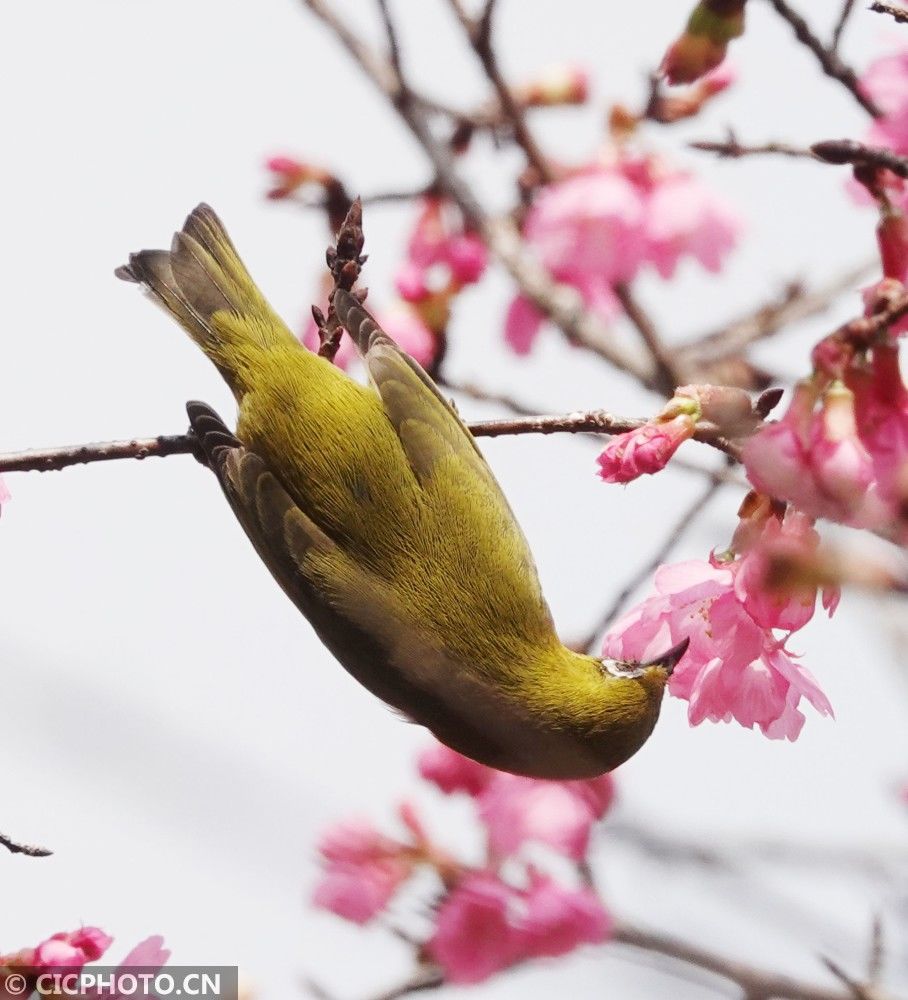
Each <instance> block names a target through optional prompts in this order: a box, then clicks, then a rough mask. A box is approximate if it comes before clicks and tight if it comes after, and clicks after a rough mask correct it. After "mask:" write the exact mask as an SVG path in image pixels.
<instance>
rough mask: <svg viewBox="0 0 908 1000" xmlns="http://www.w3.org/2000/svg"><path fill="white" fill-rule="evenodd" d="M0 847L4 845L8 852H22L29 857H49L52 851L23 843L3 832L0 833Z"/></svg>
mask: <svg viewBox="0 0 908 1000" xmlns="http://www.w3.org/2000/svg"><path fill="white" fill-rule="evenodd" d="M0 847H5V848H6V849H7V850H8V851H9V852H10V854H24V855H25V856H26V857H29V858H49V857H50V856H51V855H52V854H53V853H54V852H53V851H49V850H48V849H47V848H46V847H38V846H36V845H35V844H23V843H21V842H20V841H18V840H13V839H12V838H11V837H7V836H6V834H5V833H0Z"/></svg>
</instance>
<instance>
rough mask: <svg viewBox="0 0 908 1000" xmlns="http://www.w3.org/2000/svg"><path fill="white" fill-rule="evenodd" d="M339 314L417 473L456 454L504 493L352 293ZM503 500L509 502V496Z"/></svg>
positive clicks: (438, 399) (461, 429)
mask: <svg viewBox="0 0 908 1000" xmlns="http://www.w3.org/2000/svg"><path fill="white" fill-rule="evenodd" d="M334 307H335V309H336V310H337V315H338V318H339V319H340V321H341V323H342V324H343V325H344V327H345V329H347V330H348V331H349V333H350V335H351V336H352V337H353V339H354V341H355V342H356V345H357V347H358V348H359V351H360V353H361V354H362V356H363V358H364V360H365V363H366V368H367V370H368V373H369V377H370V379H371V380H372V384H373V385H374V386H375V388H376V390H377V391H378V394H379V395H380V396H381V398H382V402H383V403H384V407H385V411H386V412H387V414H388V418H389V419H390V421H391V423H392V424H393V425H394V428H395V430H396V431H397V434H398V437H399V438H400V440H401V443H402V444H403V446H404V450H405V452H406V454H407V458H408V460H409V462H410V465H411V466H412V467H413V471H414V472H415V473H416V476H417V478H418V479H419V480H420V481H421V482H424V481H425V480H427V479H429V478H431V476H432V473H433V470H434V468H435V465H436V463H437V462H438V461H439V459H441V458H445V457H448V456H449V455H451V453H452V452H453V453H455V454H456V455H457V456H458V458H459V459H460V460H461V462H463V464H464V465H465V466H466V467H467V468H468V469H469V470H470V472H471V473H472V474H473V475H474V476H476V477H477V478H479V479H481V480H482V481H483V483H485V484H486V485H488V486H492V487H494V489H495V490H496V491H497V492H498V493H499V494H500V489H499V487H498V483H497V482H496V481H495V478H494V476H493V475H492V472H491V470H490V469H489V467H488V465H487V464H486V460H485V458H484V457H483V455H482V452H480V450H479V448H478V447H477V446H476V442H475V441H474V440H473V435H472V434H470V432H469V430H468V429H467V428H466V426H465V425H464V423H463V421H461V419H460V417H459V416H458V415H457V411H456V410H455V409H454V407H453V406H451V404H450V403H449V402H448V401H447V400H446V399H445V398H444V396H442V394H441V393H440V392H439V391H438V388H437V386H436V385H435V383H434V382H433V381H432V379H430V378H429V376H428V375H427V374H426V373H425V371H423V369H422V368H421V367H420V365H418V364H417V363H416V362H415V361H414V360H413V359H412V358H411V357H410V356H409V355H408V354H406V353H404V352H403V351H402V350H401V349H400V348H399V347H398V346H397V344H395V342H394V341H393V340H392V338H391V337H389V336H388V335H387V334H386V333H385V332H384V330H382V328H381V327H380V326H379V325H378V323H377V322H376V321H375V319H374V317H373V316H371V315H370V314H369V313H368V312H367V311H366V309H364V308H363V306H362V305H361V304H360V303H359V301H358V300H357V299H356V298H354V296H352V295H350V293H349V292H345V291H343V289H338V290H337V292H336V293H335V296H334ZM501 500H502V502H504V503H505V504H506V503H507V502H506V501H505V499H504V496H503V495H502V496H501Z"/></svg>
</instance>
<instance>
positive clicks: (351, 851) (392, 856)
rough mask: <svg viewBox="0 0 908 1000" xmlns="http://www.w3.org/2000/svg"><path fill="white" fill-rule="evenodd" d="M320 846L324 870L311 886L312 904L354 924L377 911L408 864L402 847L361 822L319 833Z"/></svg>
mask: <svg viewBox="0 0 908 1000" xmlns="http://www.w3.org/2000/svg"><path fill="white" fill-rule="evenodd" d="M319 849H320V851H321V854H322V857H323V859H324V862H325V871H324V874H323V875H322V878H321V880H320V882H319V883H318V885H317V886H316V889H315V894H314V897H313V901H314V903H315V905H316V906H321V907H323V908H324V909H326V910H331V911H332V912H333V913H336V914H337V915H338V916H341V917H344V918H345V919H346V920H350V921H352V922H353V923H357V924H364V923H366V922H367V921H369V920H371V919H372V917H374V916H375V915H376V914H377V913H379V912H381V911H382V910H383V909H384V908H385V906H387V904H388V902H389V901H390V899H391V897H392V896H393V895H394V893H395V892H396V891H397V889H398V888H399V887H400V885H401V884H402V883H403V882H404V881H405V880H406V879H407V878H408V877H409V875H410V873H411V871H412V868H413V860H412V857H411V855H410V849H409V848H408V847H407V845H405V844H401V843H399V842H398V841H395V840H392V839H391V838H390V837H386V836H384V835H383V834H381V833H379V832H378V831H377V830H375V829H374V828H373V827H372V826H371V825H370V824H368V823H365V822H347V823H341V824H338V825H337V826H335V827H333V828H332V829H330V830H329V831H328V832H327V833H326V834H325V835H324V837H323V838H322V841H321V844H320V845H319Z"/></svg>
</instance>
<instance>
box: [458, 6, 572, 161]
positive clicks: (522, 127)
mask: <svg viewBox="0 0 908 1000" xmlns="http://www.w3.org/2000/svg"><path fill="white" fill-rule="evenodd" d="M449 3H450V5H451V8H452V10H453V11H454V13H455V15H456V17H457V19H458V21H460V23H461V25H462V26H463V29H464V31H465V32H466V34H467V37H468V38H469V39H470V45H471V46H472V48H473V51H474V52H475V53H476V55H477V57H478V58H479V61H480V63H481V64H482V68H483V70H484V71H485V74H486V77H487V78H488V80H489V83H491V85H492V87H493V89H494V91H495V96H496V97H497V98H498V104H499V106H500V108H501V111H502V116H503V118H504V119H505V121H506V122H507V123H508V124H509V125H510V127H511V129H512V130H513V133H514V139H515V140H516V142H517V145H518V146H520V148H521V149H522V150H523V152H524V155H525V156H526V158H527V162H528V163H529V164H530V166H531V167H533V169H534V170H536V172H537V173H538V174H539V177H540V179H541V180H543V181H550V180H552V176H553V175H552V168H551V166H550V164H549V162H548V161H547V160H546V158H545V156H544V155H543V153H542V150H541V149H540V148H539V145H538V143H537V142H536V139H535V137H534V136H533V134H532V132H531V131H530V129H529V127H528V126H527V122H526V115H525V114H524V110H523V108H522V107H521V106H520V104H519V103H518V101H517V100H515V98H514V94H513V92H512V91H511V88H510V87H509V86H508V85H507V82H506V81H505V79H504V76H503V75H502V72H501V67H500V66H499V65H498V56H497V54H496V52H495V47H494V45H493V44H492V17H493V14H494V12H495V4H494V3H487V4H486V5H485V8H484V10H483V12H482V14H481V15H480V16H479V18H477V19H475V20H474V19H473V18H471V17H470V16H469V15H468V14H467V12H466V10H465V9H464V7H463V4H462V2H461V0H449Z"/></svg>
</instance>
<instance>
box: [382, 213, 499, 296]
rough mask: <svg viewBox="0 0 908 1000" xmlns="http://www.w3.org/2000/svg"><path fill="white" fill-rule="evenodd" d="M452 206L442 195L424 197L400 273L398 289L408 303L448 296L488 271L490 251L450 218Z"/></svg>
mask: <svg viewBox="0 0 908 1000" xmlns="http://www.w3.org/2000/svg"><path fill="white" fill-rule="evenodd" d="M451 211H452V210H451V206H450V205H449V204H448V202H447V201H445V200H444V199H442V198H436V197H429V198H424V199H423V202H422V204H421V206H420V209H419V215H418V216H417V219H416V225H415V227H414V229H413V233H412V235H411V236H410V242H409V244H408V245H407V256H406V260H405V261H404V263H403V264H402V265H401V268H400V270H399V271H398V273H397V290H398V292H399V293H400V295H401V297H402V298H403V299H404V300H405V301H407V302H413V303H422V302H425V301H426V300H427V299H429V298H432V297H434V296H439V295H441V296H445V297H448V296H450V295H452V294H454V293H456V292H458V291H460V290H461V289H462V288H463V287H464V285H472V284H475V283H476V282H477V281H479V279H480V278H481V277H482V275H483V274H484V273H485V269H486V264H487V262H488V252H487V251H486V248H485V244H484V243H483V242H482V240H481V239H480V238H479V237H478V236H477V235H475V233H469V232H466V231H465V230H464V229H463V228H462V227H461V226H458V225H456V224H454V223H453V222H452V221H451V219H450V213H451Z"/></svg>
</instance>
